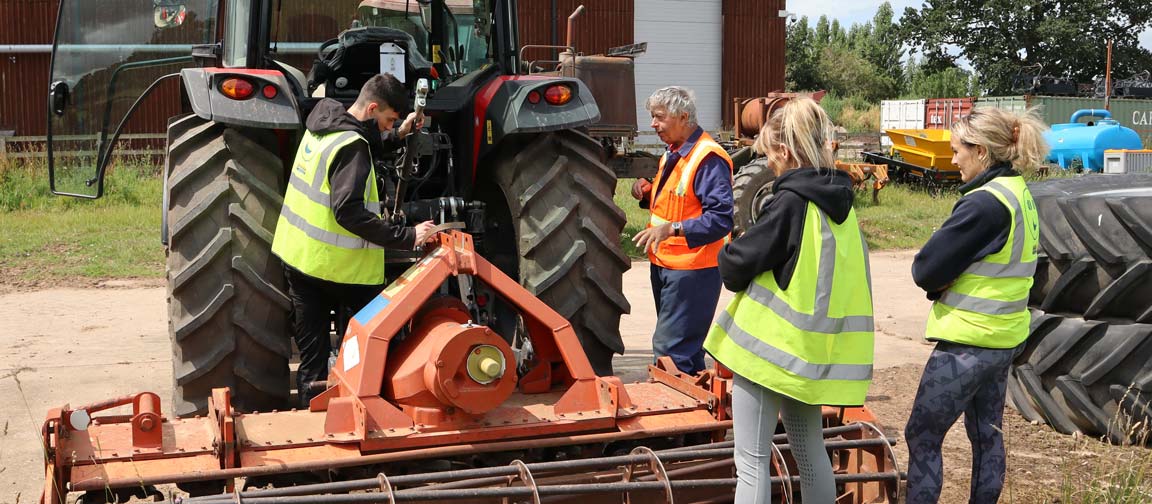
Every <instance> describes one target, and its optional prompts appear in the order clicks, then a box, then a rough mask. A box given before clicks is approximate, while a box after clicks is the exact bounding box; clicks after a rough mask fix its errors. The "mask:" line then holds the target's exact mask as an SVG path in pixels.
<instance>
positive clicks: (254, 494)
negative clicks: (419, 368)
mask: <svg viewBox="0 0 1152 504" xmlns="http://www.w3.org/2000/svg"><path fill="white" fill-rule="evenodd" d="M661 453H662V452H657V456H659V457H660V459H661V460H664V461H669V462H674V461H680V460H692V459H706V458H712V457H717V456H720V457H726V456H731V454H732V450H731V448H728V449H724V448H719V449H713V450H698V451H678V452H675V453H668V454H664V455H661ZM648 460H650V459H649V458H648V456H646V455H618V456H615V457H599V458H589V459H578V460H565V461H558V462H537V463H533V464H527V467H528V469H529V470H531V471H532V472H533V473H547V472H554V471H559V470H566V471H580V470H587V469H594V468H600V467H615V466H619V465H623V464H633V463H640V462H647V461H648ZM517 474H519V469H517V468H516V467H515V466H499V467H485V468H480V469H463V470H459V471H442V472H435V473H422V474H409V475H401V476H390V477H388V481H389V482H391V483H392V485H393V486H402V485H403V486H411V485H420V484H426V483H435V482H440V481H453V482H455V483H460V482H475V481H477V480H474V479H471V478H478V479H487V478H490V477H500V478H507V477H508V476H515V475H517ZM458 480H462V481H458ZM379 487H380V481H379V480H378V479H377V478H364V479H358V480H350V481H338V482H333V483H315V484H311V485H300V486H294V487H287V488H273V489H269V490H251V491H247V492H241V493H240V497H241V498H242V499H245V500H247V499H252V498H265V497H273V496H275V497H284V496H294V495H308V494H311V493H314V492H322V493H334V492H351V491H355V490H370V489H373V488H379ZM217 501H219V502H232V501H233V496H232V495H211V496H205V497H199V498H196V499H195V500H187V501H185V502H196V503H209V502H217Z"/></svg>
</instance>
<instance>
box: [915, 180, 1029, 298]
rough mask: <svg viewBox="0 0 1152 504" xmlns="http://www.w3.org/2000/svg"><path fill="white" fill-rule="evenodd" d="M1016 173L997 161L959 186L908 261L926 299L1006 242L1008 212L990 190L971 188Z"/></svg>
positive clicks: (937, 293) (1010, 215) (1009, 214)
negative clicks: (957, 197)
mask: <svg viewBox="0 0 1152 504" xmlns="http://www.w3.org/2000/svg"><path fill="white" fill-rule="evenodd" d="M1019 176H1020V174H1019V173H1018V172H1016V171H1015V170H1013V169H1012V167H1011V166H1009V165H1007V164H1001V165H996V166H993V167H991V168H989V169H987V170H984V172H983V173H981V174H980V175H978V176H976V178H974V179H972V181H971V182H968V183H967V184H964V185H962V186H960V192H961V193H963V194H964V196H963V197H961V198H960V201H957V202H956V205H955V206H953V207H952V215H951V216H949V217H948V220H945V221H944V224H942V225H941V226H940V229H937V230H936V232H935V233H932V237H931V238H929V239H928V243H925V244H924V246H923V247H922V248H921V249H920V252H917V253H916V259H915V260H913V261H912V280H913V281H914V282H916V285H918V286H920V288H921V289H924V290H925V291H926V292H927V293H928V299H931V300H936V299H939V298H940V293H941V292H942V291H943V290H944V289H946V288H948V286H949V285H951V284H952V282H954V281H955V280H956V278H957V277H959V276H960V274H961V273H963V272H964V270H966V269H968V266H971V265H972V263H974V262H976V261H979V260H980V259H982V258H983V257H984V256H986V255H988V254H991V253H994V252H996V251H997V250H1000V249H1001V248H1004V244H1006V243H1008V231H1009V230H1010V229H1011V228H1012V214H1011V213H1010V212H1009V211H1008V209H1007V208H1005V207H1004V205H1003V204H1002V203H1000V200H998V199H996V196H993V195H992V193H990V192H988V191H977V192H972V191H973V190H975V189H976V188H978V187H980V186H983V185H984V184H987V183H988V182H991V181H992V179H994V178H996V177H1019Z"/></svg>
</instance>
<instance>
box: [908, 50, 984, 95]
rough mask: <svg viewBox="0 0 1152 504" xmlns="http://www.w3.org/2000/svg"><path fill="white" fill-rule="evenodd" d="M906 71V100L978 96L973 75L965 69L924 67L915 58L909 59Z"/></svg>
mask: <svg viewBox="0 0 1152 504" xmlns="http://www.w3.org/2000/svg"><path fill="white" fill-rule="evenodd" d="M905 69H906V72H907V75H906V78H907V82H908V83H907V85H906V87H905V88H904V94H903V95H902V96H903V97H905V98H910V99H920V98H953V97H957V96H972V95H974V94H976V92H975V90H974V89H973V88H972V75H971V74H970V73H968V72H966V71H964V70H963V69H960V68H957V67H949V68H945V69H943V70H937V69H934V68H929V67H925V66H922V65H920V64H918V63H917V62H916V61H915V59H913V58H909V59H908V65H907V66H906V67H905Z"/></svg>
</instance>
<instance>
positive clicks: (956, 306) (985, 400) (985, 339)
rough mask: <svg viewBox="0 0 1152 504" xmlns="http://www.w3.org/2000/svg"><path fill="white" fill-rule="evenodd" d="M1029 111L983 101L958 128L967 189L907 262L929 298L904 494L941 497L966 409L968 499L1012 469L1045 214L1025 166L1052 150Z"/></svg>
mask: <svg viewBox="0 0 1152 504" xmlns="http://www.w3.org/2000/svg"><path fill="white" fill-rule="evenodd" d="M1044 129H1046V126H1045V125H1044V123H1043V122H1041V121H1040V120H1039V119H1038V118H1037V117H1036V115H1035V114H1034V113H1032V112H1029V113H1026V114H1023V115H1016V114H1013V113H1010V112H1005V111H1003V110H1000V109H976V110H975V111H973V112H972V114H971V115H968V116H965V117H963V118H961V119H960V120H959V121H956V122H955V123H954V124H953V125H952V152H953V154H952V164H954V165H956V166H957V167H958V168H959V169H960V176H961V179H962V180H963V181H964V182H965V184H964V185H962V186H960V192H961V193H963V194H964V196H962V197H961V198H960V201H957V202H956V205H955V206H954V207H953V208H952V215H951V216H950V217H948V220H946V221H944V224H943V225H941V226H940V229H938V230H937V231H936V232H935V233H933V234H932V237H931V238H930V239H929V240H928V243H925V244H924V247H923V248H921V249H920V252H919V253H918V254H916V259H915V261H913V263H912V279H913V280H914V281H915V282H916V285H918V286H920V287H921V288H923V289H924V290H925V291H927V292H928V298H929V299H931V300H933V301H934V302H933V303H932V312H931V313H929V315H928V327H927V329H926V331H925V334H924V336H925V338H927V339H928V340H931V341H936V342H937V343H936V349H935V350H933V351H932V355H931V356H930V357H929V358H928V363H927V364H926V365H925V366H924V375H923V377H922V378H921V379H920V388H919V390H917V391H916V400H915V401H914V402H913V403H912V414H911V416H910V417H909V418H908V424H907V425H906V426H905V427H904V435H905V438H906V439H907V440H908V453H909V459H908V502H909V504H913V503H915V504H921V503H934V502H936V501H937V500H939V498H940V489H941V485H942V484H943V481H944V464H943V459H942V458H941V453H940V448H941V445H942V444H943V442H944V435H945V434H947V433H948V430H949V429H951V428H952V425H953V424H955V423H956V419H958V418H960V415H964V429H965V430H966V431H967V432H968V439H969V440H970V441H971V443H972V483H971V487H970V488H971V492H970V497H969V502H972V503H988V502H996V501H997V500H998V499H999V498H1000V491H1001V489H1003V487H1004V472H1005V469H1006V464H1005V458H1004V457H1005V453H1004V437H1003V434H1002V433H1001V431H1000V425H1001V421H1002V420H1003V418H1004V393H1005V387H1006V385H1007V377H1008V369H1009V366H1010V365H1011V364H1012V360H1013V358H1014V357H1015V356H1016V352H1017V351H1018V350H1019V349H1020V348H1021V346H1022V343H1023V342H1024V340H1025V339H1027V338H1028V326H1029V324H1030V322H1031V315H1030V314H1029V312H1028V291H1029V290H1031V288H1032V275H1033V274H1034V273H1035V272H1036V251H1037V246H1038V245H1039V242H1040V220H1039V216H1038V215H1037V213H1036V203H1035V202H1034V201H1033V200H1032V194H1031V193H1030V192H1028V186H1027V184H1026V183H1025V182H1024V177H1022V176H1021V175H1020V172H1021V171H1023V170H1033V169H1035V168H1037V167H1039V166H1040V164H1041V163H1043V161H1044V158H1045V157H1046V155H1047V153H1048V144H1047V143H1046V142H1045V141H1044V138H1043V131H1044Z"/></svg>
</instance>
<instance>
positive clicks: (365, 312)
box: [352, 294, 392, 326]
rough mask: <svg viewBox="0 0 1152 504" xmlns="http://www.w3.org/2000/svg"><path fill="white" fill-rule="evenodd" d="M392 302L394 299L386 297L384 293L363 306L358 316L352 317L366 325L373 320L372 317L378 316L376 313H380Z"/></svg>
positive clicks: (357, 313)
mask: <svg viewBox="0 0 1152 504" xmlns="http://www.w3.org/2000/svg"><path fill="white" fill-rule="evenodd" d="M391 302H392V301H391V300H389V299H388V298H386V297H384V295H383V294H381V295H379V296H376V297H375V298H373V299H372V301H371V302H370V303H368V304H367V305H364V308H361V309H360V311H359V312H356V316H354V317H352V318H353V319H356V321H357V322H359V323H360V325H362V326H366V325H368V322H370V321H372V319H373V318H375V317H376V315H379V314H380V312H382V311H384V308H387V307H388V304H389V303H391Z"/></svg>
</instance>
